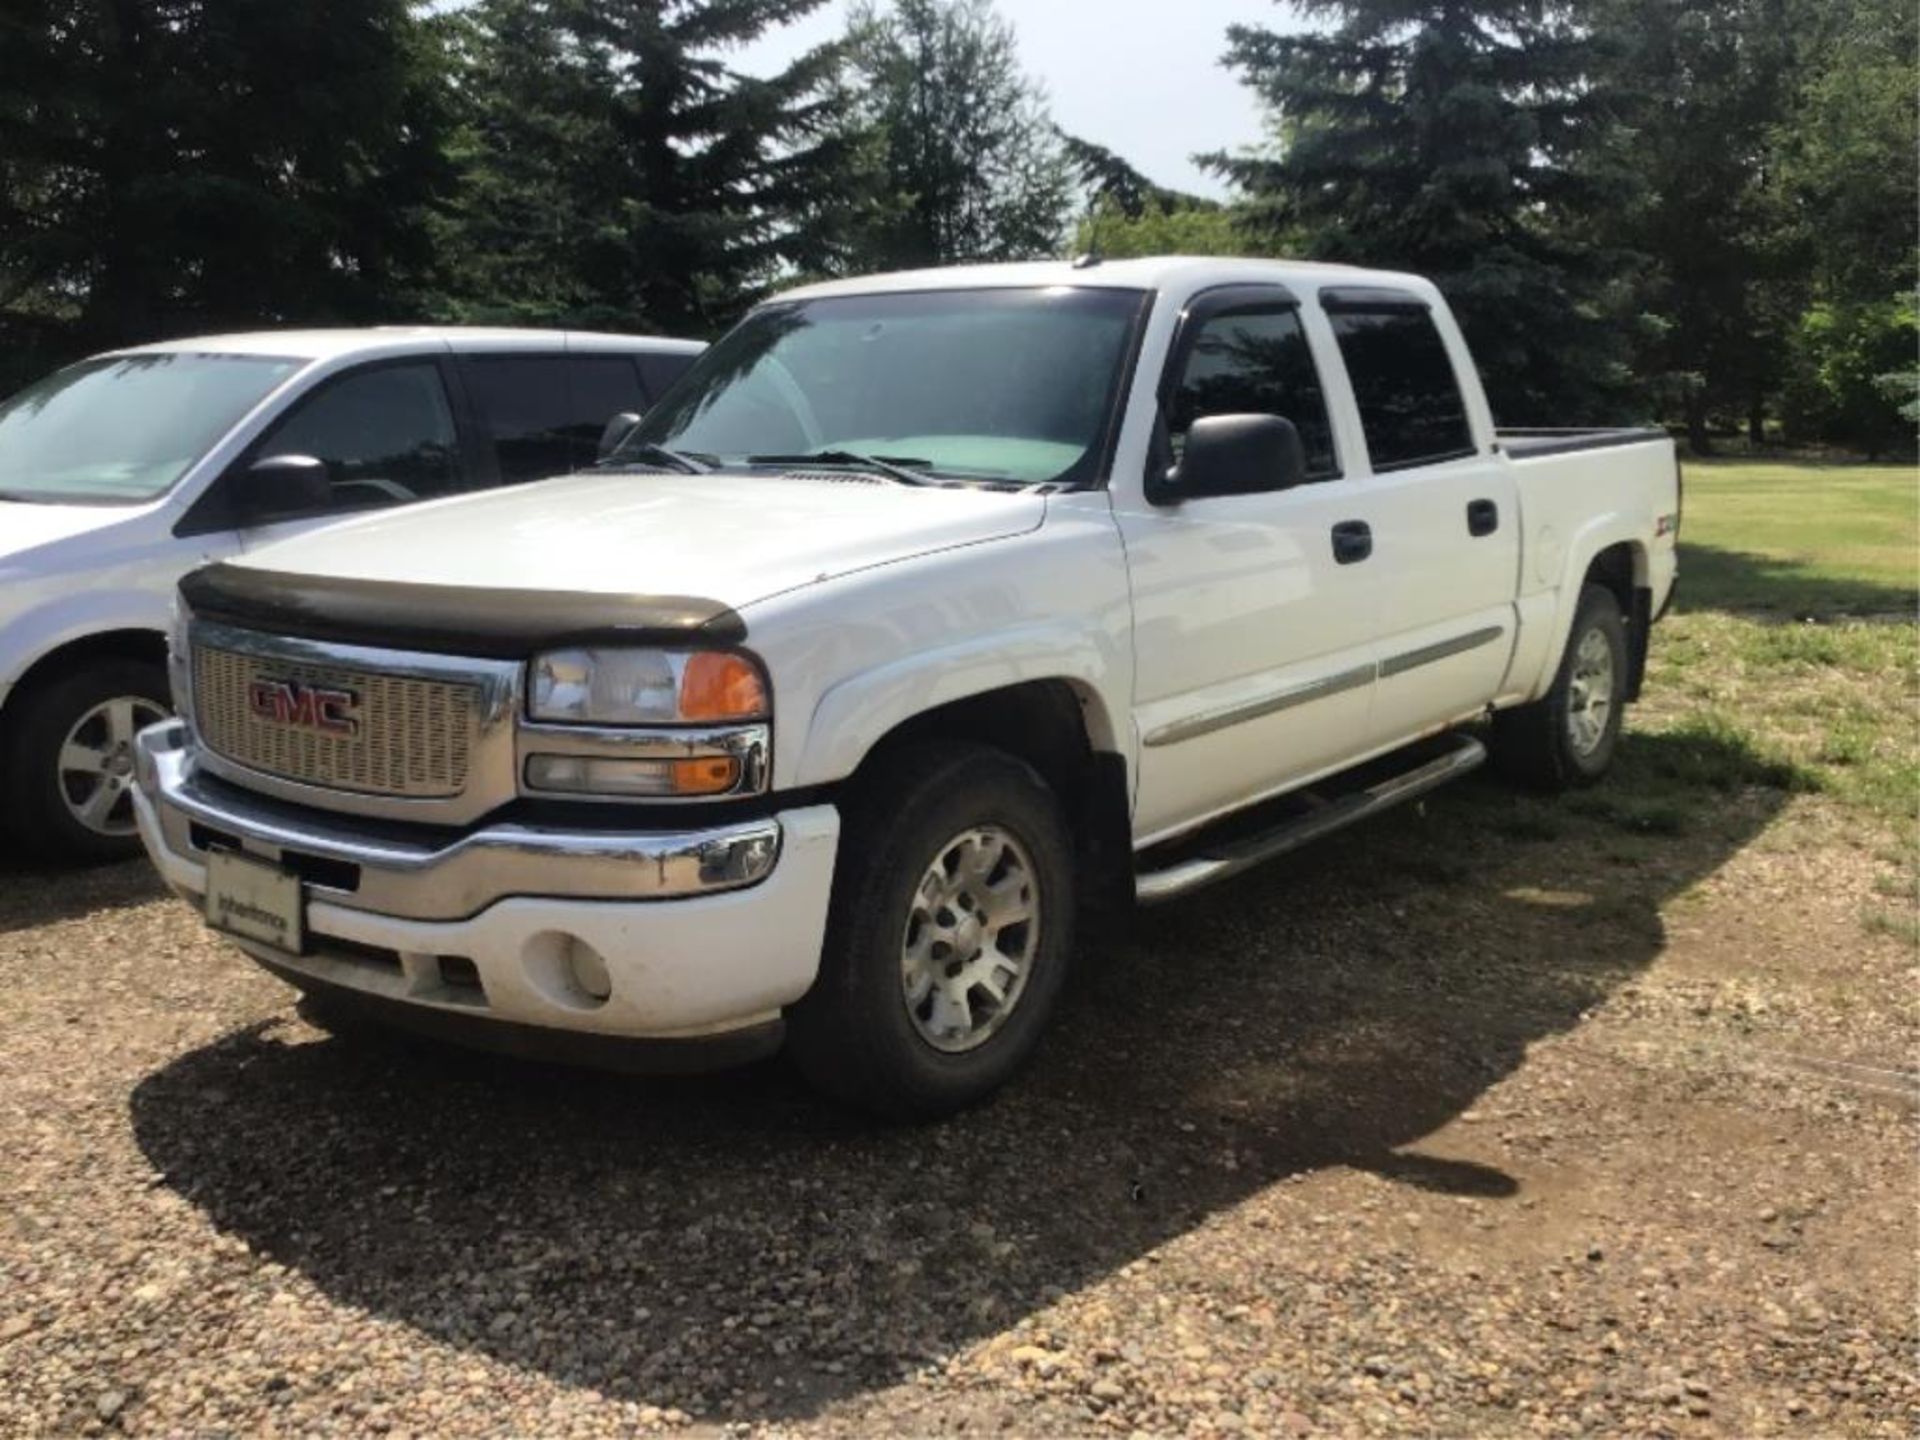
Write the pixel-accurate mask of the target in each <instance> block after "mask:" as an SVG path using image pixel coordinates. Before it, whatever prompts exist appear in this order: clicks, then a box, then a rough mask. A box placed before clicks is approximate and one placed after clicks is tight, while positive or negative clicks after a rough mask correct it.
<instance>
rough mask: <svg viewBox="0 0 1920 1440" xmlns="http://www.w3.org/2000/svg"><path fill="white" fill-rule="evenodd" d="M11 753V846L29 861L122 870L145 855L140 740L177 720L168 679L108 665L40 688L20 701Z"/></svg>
mask: <svg viewBox="0 0 1920 1440" xmlns="http://www.w3.org/2000/svg"><path fill="white" fill-rule="evenodd" d="M15 705H16V707H17V712H16V714H15V716H14V718H13V723H12V724H11V725H10V726H9V727H8V730H7V739H6V748H7V753H6V754H5V756H4V757H0V771H3V772H4V774H5V777H6V784H5V791H6V795H7V803H6V805H5V807H4V811H3V812H0V813H4V816H5V822H4V823H5V826H6V831H7V839H8V840H10V841H11V842H12V843H13V846H14V848H15V849H16V850H18V851H19V852H20V853H22V854H30V855H34V856H41V855H46V856H51V857H52V858H54V859H58V860H68V861H94V860H119V859H125V858H128V857H130V856H133V855H137V854H139V853H140V836H139V834H138V832H137V830H136V829H135V826H134V818H133V785H134V765H133V759H134V757H133V737H134V736H135V735H136V734H138V733H139V732H140V731H141V730H143V729H144V728H146V727H147V726H148V725H152V724H155V723H157V722H158V721H161V720H164V719H166V717H167V715H168V714H169V713H170V702H169V692H168V687H167V673H166V669H165V667H163V666H160V665H157V664H154V663H152V662H151V661H145V660H129V659H108V660H96V661H89V662H87V663H86V664H85V665H84V666H83V667H82V668H81V669H79V670H76V671H75V672H74V673H72V674H70V675H65V676H62V677H60V678H58V679H53V680H48V681H45V682H43V683H40V684H37V685H35V686H34V687H33V688H32V689H30V690H29V691H27V692H26V693H25V694H23V695H21V696H19V697H18V698H17V700H16V701H15Z"/></svg>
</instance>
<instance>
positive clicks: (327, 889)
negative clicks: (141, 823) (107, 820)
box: [136, 720, 781, 920]
mask: <svg viewBox="0 0 1920 1440" xmlns="http://www.w3.org/2000/svg"><path fill="white" fill-rule="evenodd" d="M136 761H137V765H138V775H139V784H140V791H141V799H142V800H144V801H145V802H146V806H147V807H148V808H149V809H150V811H151V817H152V818H151V825H152V829H153V831H155V832H157V833H155V834H150V835H149V836H148V843H149V845H152V844H154V843H156V842H158V843H160V844H164V845H165V847H166V848H167V849H168V850H170V851H172V852H173V853H174V854H176V855H180V856H185V857H192V858H194V859H196V860H198V861H201V862H204V859H205V855H206V851H207V849H208V848H209V846H212V847H225V848H238V849H240V850H242V851H245V852H246V853H248V854H252V855H259V856H261V857H263V858H265V859H269V860H274V861H277V862H279V863H282V864H286V865H287V866H288V867H289V868H291V869H294V870H296V871H297V872H298V873H300V875H301V876H302V878H303V879H304V880H305V881H306V883H307V886H308V888H309V889H310V890H311V891H312V892H313V893H314V895H315V897H316V898H323V899H325V900H326V901H328V902H329V903H331V904H334V905H338V906H342V907H345V908H347V909H353V910H365V911H368V912H371V913H373V914H378V915H389V916H395V917H399V918H403V919H410V920H460V919H465V918H467V917H468V916H472V915H477V914H478V913H480V912H481V911H482V910H484V909H486V908H487V907H488V906H489V905H492V904H493V903H495V902H496V901H498V900H503V899H506V898H508V897H510V896H542V897H552V898H565V899H582V900H669V899H680V898H684V897H688V896H697V895H712V894H717V893H720V892H723V891H728V890H739V889H743V888H745V887H746V886H749V885H755V884H758V883H759V882H760V881H762V880H764V879H766V877H767V876H768V875H769V874H771V873H772V871H773V868H774V864H775V862H776V861H777V860H778V859H779V857H780V841H781V828H780V822H779V821H778V820H774V819H760V820H747V821H741V822H738V823H735V824H731V825H722V826H715V827H713V828H711V829H703V830H674V831H644V832H621V831H607V830H562V829H549V828H546V827H538V826H527V825H495V826H489V827H486V828H483V829H480V830H475V831H472V832H470V833H468V834H465V835H462V836H460V837H459V838H457V839H454V840H450V841H448V842H446V843H445V844H443V845H434V844H430V843H425V842H422V841H419V840H417V839H413V838H399V836H398V835H397V834H396V833H395V832H396V828H397V827H394V826H392V825H390V824H383V823H381V822H378V821H363V822H361V823H360V824H359V825H355V823H354V822H353V820H352V818H351V817H348V816H344V815H341V816H336V815H331V814H322V813H320V812H318V811H314V810H309V809H305V808H303V807H297V806H293V805H288V804H284V803H281V802H279V801H275V800H271V799H267V798H265V797H262V796H259V795H255V794H253V793H251V792H249V791H245V790H241V789H239V788H237V787H235V786H233V785H230V784H228V783H226V782H224V781H222V780H219V779H217V778H216V777H214V776H211V775H207V774H204V773H201V772H200V771H199V770H198V768H197V767H196V766H195V764H194V751H193V749H192V747H191V745H190V742H189V740H188V733H187V727H186V725H185V724H184V723H183V722H181V721H178V720H172V721H168V722H166V723H164V724H161V725H155V726H153V727H152V728H150V729H148V730H145V731H143V732H142V733H141V734H140V736H139V739H138V742H137V745H136ZM143 828H145V827H143Z"/></svg>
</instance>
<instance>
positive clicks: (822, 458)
mask: <svg viewBox="0 0 1920 1440" xmlns="http://www.w3.org/2000/svg"><path fill="white" fill-rule="evenodd" d="M747 463H748V464H749V465H839V466H846V467H853V466H858V467H859V468H861V469H863V470H878V471H879V472H880V473H881V474H882V475H887V476H890V477H892V478H893V479H895V480H898V481H899V482H900V483H901V484H902V485H931V484H932V483H933V482H932V481H931V480H929V479H928V478H927V477H926V476H925V475H920V474H916V473H915V472H914V471H912V470H909V469H908V468H907V467H908V466H909V465H931V464H932V463H933V462H932V461H931V460H922V459H920V458H919V457H918V456H916V455H861V454H859V453H858V452H856V451H853V450H810V451H808V452H807V453H805V454H794V455H749V456H748V457H747Z"/></svg>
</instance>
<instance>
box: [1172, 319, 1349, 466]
mask: <svg viewBox="0 0 1920 1440" xmlns="http://www.w3.org/2000/svg"><path fill="white" fill-rule="evenodd" d="M1208 415H1278V416H1280V417H1281V418H1282V419H1284V420H1291V421H1292V422H1293V424H1294V428H1295V429H1297V430H1298V431H1299V432H1300V443H1301V445H1302V447H1303V448H1304V449H1305V450H1306V455H1307V476H1308V478H1309V479H1315V480H1325V479H1330V478H1332V477H1333V476H1335V475H1337V474H1338V473H1339V465H1338V462H1337V461H1336V459H1335V457H1334V453H1333V428H1332V426H1330V425H1329V424H1328V423H1327V398H1326V394H1325V392H1324V391H1322V390H1321V388H1320V374H1319V372H1318V371H1317V370H1316V369H1315V368H1314V364H1313V351H1312V350H1311V349H1309V348H1308V345H1307V337H1306V333H1305V332H1304V331H1303V330H1302V329H1301V328H1300V315H1299V312H1298V311H1296V310H1294V309H1293V308H1292V307H1290V306H1289V307H1272V308H1261V309H1247V310H1230V311H1227V312H1226V313H1224V314H1220V315H1215V316H1213V317H1211V318H1210V319H1208V320H1206V321H1205V322H1203V323H1202V325H1201V327H1200V331H1199V333H1198V334H1197V335H1196V336H1195V337H1194V342H1193V347H1192V348H1191V349H1190V350H1189V351H1188V352H1187V358H1186V361H1185V363H1184V364H1183V365H1182V367H1181V371H1180V378H1179V381H1178V382H1177V383H1176V384H1175V386H1174V388H1173V392H1172V394H1171V395H1170V396H1169V397H1168V401H1167V406H1166V421H1167V433H1168V438H1169V439H1170V440H1171V441H1172V442H1173V448H1174V454H1175V456H1176V457H1177V456H1178V455H1179V453H1180V448H1181V446H1182V444H1183V443H1184V442H1185V439H1186V434H1187V431H1188V429H1190V428H1191V427H1192V425H1193V422H1194V421H1196V420H1199V419H1201V418H1203V417H1205V416H1208Z"/></svg>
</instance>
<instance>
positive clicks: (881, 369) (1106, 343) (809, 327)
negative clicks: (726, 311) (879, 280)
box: [614, 286, 1145, 485]
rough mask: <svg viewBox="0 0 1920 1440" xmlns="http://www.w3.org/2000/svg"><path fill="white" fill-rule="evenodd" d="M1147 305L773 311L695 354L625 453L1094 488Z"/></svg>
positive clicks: (881, 303)
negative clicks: (825, 463) (856, 464)
mask: <svg viewBox="0 0 1920 1440" xmlns="http://www.w3.org/2000/svg"><path fill="white" fill-rule="evenodd" d="M1144 298H1145V297H1144V295H1143V293H1142V292H1140V291H1135V290H1096V289H1085V290H1083V289H1075V288H1072V287H1068V286H1050V287H1047V288H1044V289H1039V288H1035V289H1023V290H935V291H920V292H914V293H909V294H892V295H859V296H847V297H845V298H836V299H823V300H808V301H801V302H798V303H795V304H788V305H774V306H770V307H768V308H767V309H764V310H761V311H758V312H756V313H755V314H753V315H750V316H748V317H747V318H746V319H745V320H744V321H742V322H741V323H740V325H739V326H737V327H736V328H735V329H734V330H733V331H732V333H730V334H729V335H727V336H726V337H725V338H724V339H722V340H721V341H720V342H719V344H717V345H715V346H714V347H713V348H712V349H711V350H709V351H707V353H706V354H705V355H703V356H702V357H701V358H700V360H699V362H698V363H697V364H696V365H695V366H694V367H693V368H692V369H691V370H690V371H688V372H687V374H686V375H685V376H684V377H683V378H682V379H681V381H680V383H679V384H677V385H675V386H674V387H673V389H672V390H671V391H669V392H668V393H667V395H666V396H665V397H664V398H663V399H662V400H661V402H660V404H659V405H657V406H656V407H655V408H654V409H653V410H652V411H651V412H650V413H649V414H648V415H647V417H646V419H645V420H644V421H643V422H642V423H641V424H640V426H639V427H638V428H637V429H636V430H635V431H634V433H633V435H632V436H631V437H629V439H628V441H627V443H626V444H624V445H623V446H621V448H620V451H619V452H618V453H617V454H616V455H615V457H614V458H615V459H616V460H623V459H631V460H634V461H637V462H644V461H646V459H647V450H648V447H650V446H651V447H656V448H657V447H665V448H667V449H669V450H672V451H678V452H680V453H681V454H683V455H693V456H697V457H699V458H700V459H702V460H706V461H718V462H719V463H721V464H728V465H733V464H742V463H746V462H748V461H749V460H750V459H751V458H752V457H755V456H781V457H788V458H792V457H798V456H803V455H824V456H826V457H828V458H829V459H830V461H837V462H839V463H850V460H851V458H852V457H857V456H877V457H880V458H882V459H884V460H885V461H887V462H890V463H891V464H892V465H894V466H895V467H908V468H912V469H914V470H915V471H916V472H925V473H930V474H932V475H936V476H953V477H957V478H960V479H976V480H983V481H1003V482H1011V483H1017V484H1030V483H1034V482H1039V481H1053V482H1058V483H1062V484H1070V485H1077V484H1084V483H1086V482H1088V481H1090V480H1092V479H1094V478H1095V477H1096V475H1097V472H1098V469H1099V466H1100V460H1101V455H1102V452H1103V450H1104V448H1105V446H1104V442H1105V439H1106V434H1107V426H1108V424H1109V422H1110V418H1111V416H1112V414H1113V409H1114V405H1113V401H1114V394H1115V390H1116V388H1117V387H1118V385H1119V383H1120V377H1121V375H1122V372H1123V371H1124V369H1125V361H1126V357H1127V349H1128V340H1129V336H1130V335H1131V333H1132V328H1133V321H1134V318H1135V316H1136V315H1137V314H1138V313H1139V311H1140V308H1141V304H1142V301H1143V300H1144Z"/></svg>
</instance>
